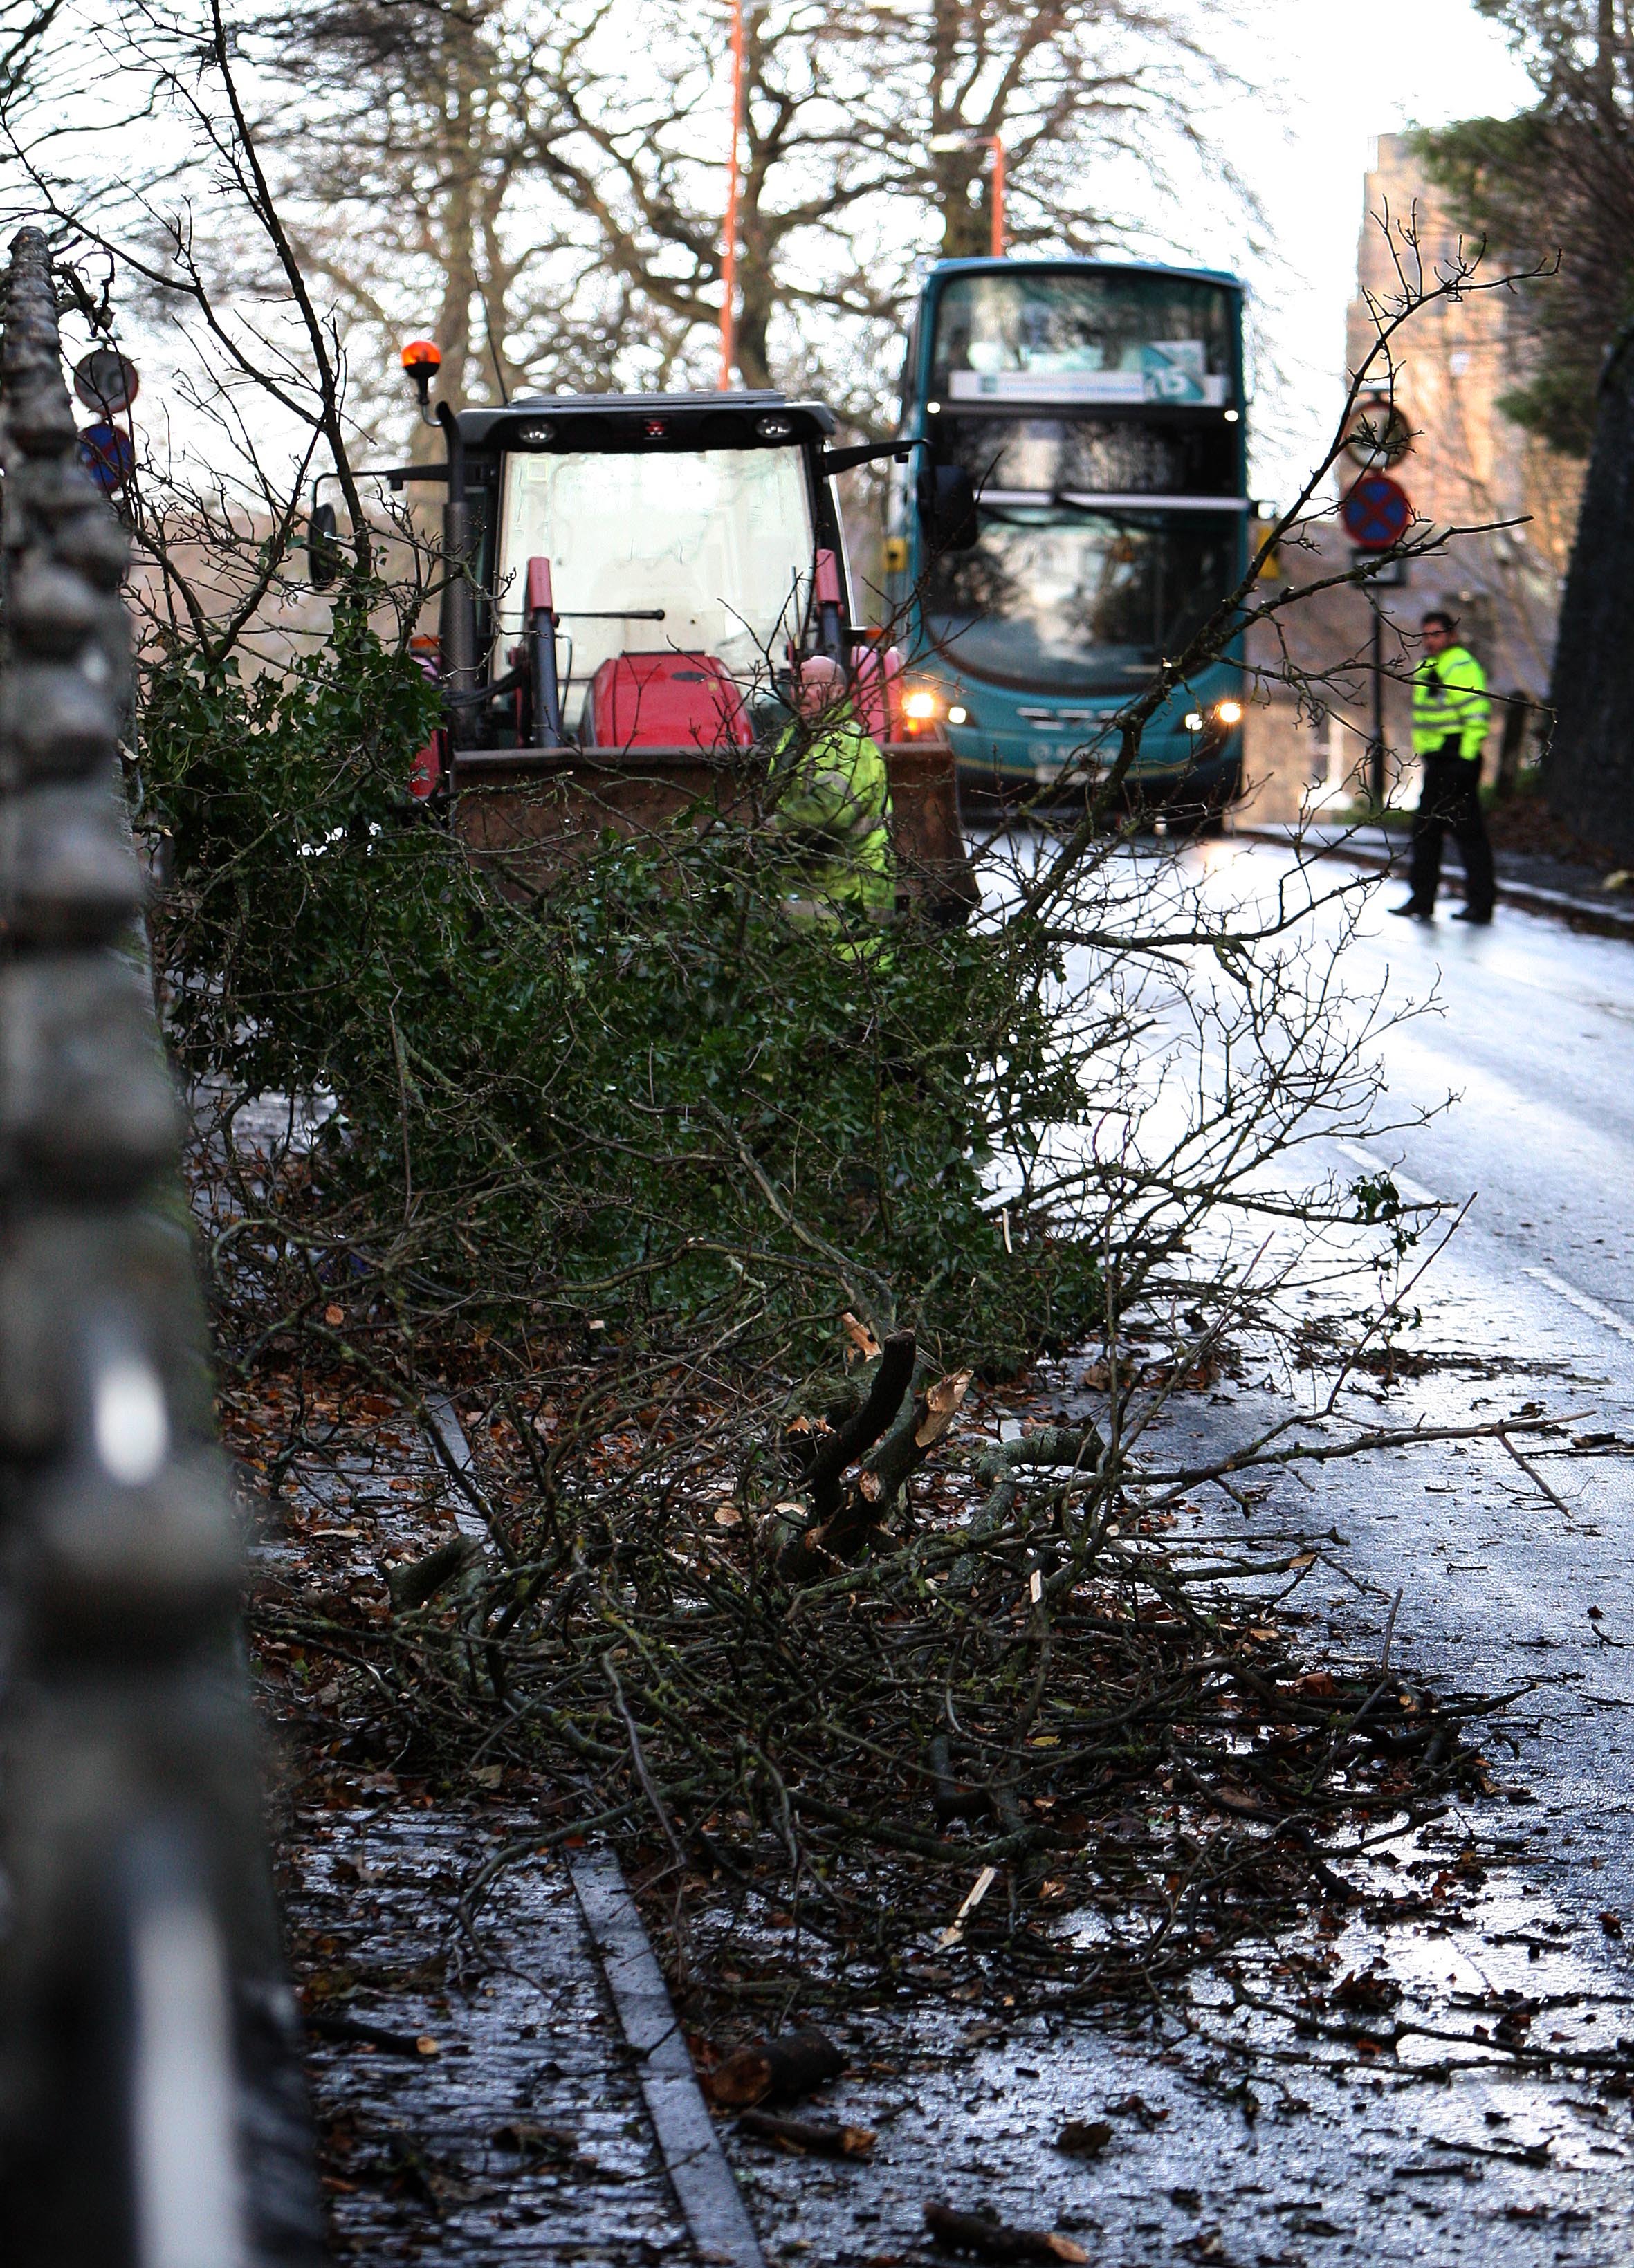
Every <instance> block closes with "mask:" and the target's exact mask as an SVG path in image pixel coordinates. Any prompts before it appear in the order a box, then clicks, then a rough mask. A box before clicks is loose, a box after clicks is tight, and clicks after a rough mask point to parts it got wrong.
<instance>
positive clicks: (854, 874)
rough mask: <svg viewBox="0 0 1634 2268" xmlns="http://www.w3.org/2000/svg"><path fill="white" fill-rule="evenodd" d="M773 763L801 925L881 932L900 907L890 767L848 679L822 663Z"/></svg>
mask: <svg viewBox="0 0 1634 2268" xmlns="http://www.w3.org/2000/svg"><path fill="white" fill-rule="evenodd" d="M795 707H796V712H797V713H796V714H795V716H794V717H793V718H792V719H791V722H790V724H789V725H788V728H787V730H786V731H785V732H784V734H783V737H782V739H781V740H779V741H778V743H777V753H776V755H774V756H773V758H772V767H771V777H772V824H773V826H774V827H775V828H776V829H777V834H778V836H780V838H781V839H782V841H783V842H784V843H785V844H786V845H787V847H788V850H789V851H790V853H791V858H790V866H791V874H790V887H789V889H788V891H787V893H786V896H785V904H786V905H787V907H788V909H789V910H790V912H791V913H792V914H793V915H794V916H795V917H796V918H797V919H800V918H804V919H806V920H808V921H811V920H815V921H822V922H831V923H835V924H838V925H840V926H843V927H846V928H855V927H860V926H863V925H866V926H869V927H877V926H878V925H879V924H881V923H883V922H884V921H886V920H887V918H888V917H889V916H890V914H891V912H892V910H893V909H894V906H895V902H896V862H895V858H894V855H893V853H892V849H891V836H890V821H891V788H890V781H889V778H888V777H887V772H886V768H885V757H884V755H883V754H882V753H881V751H880V747H879V745H878V743H877V742H876V741H875V740H873V739H872V737H871V736H870V734H869V733H867V732H866V731H865V728H864V726H863V725H862V723H861V721H860V719H859V718H857V713H856V711H854V710H853V708H852V706H851V703H850V693H849V690H848V689H847V686H846V681H845V673H844V671H843V669H842V668H841V666H840V665H839V663H838V662H837V661H835V660H833V659H831V658H830V657H829V656H828V655H827V654H813V655H812V656H811V657H810V659H807V660H806V661H803V662H802V663H801V664H800V666H799V674H798V675H797V677H796V680H795Z"/></svg>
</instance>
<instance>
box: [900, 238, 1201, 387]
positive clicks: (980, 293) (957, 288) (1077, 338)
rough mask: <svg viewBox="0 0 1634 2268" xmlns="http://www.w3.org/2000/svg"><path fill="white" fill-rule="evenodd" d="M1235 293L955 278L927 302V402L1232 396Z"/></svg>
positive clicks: (1144, 283) (1122, 278)
mask: <svg viewBox="0 0 1634 2268" xmlns="http://www.w3.org/2000/svg"><path fill="white" fill-rule="evenodd" d="M1234 330H1235V298H1234V295H1233V293H1232V292H1231V291H1227V290H1226V289H1225V288H1224V287H1223V286H1222V285H1220V284H1209V283H1204V282H1203V281H1201V280H1199V279H1198V278H1196V277H1195V276H1177V275H1151V274H1141V273H1139V272H1134V271H1129V270H1121V269H1102V270H1100V271H1099V272H1097V273H1091V274H1086V273H1085V272H1083V271H1082V270H1072V269H1069V270H1067V271H1066V272H1064V273H1062V274H1058V275H1051V274H1050V273H1049V270H1048V269H1025V268H1023V269H1017V270H1015V271H1014V272H1012V273H1011V274H1008V275H1001V274H997V273H995V274H983V275H976V276H954V277H952V278H951V279H950V280H949V281H948V282H947V283H946V284H944V286H943V287H942V290H941V291H940V293H939V294H938V298H937V302H936V335H935V337H934V340H933V342H932V346H931V388H930V390H931V395H932V397H933V398H935V399H938V400H940V401H946V403H947V404H948V405H949V406H950V407H957V406H960V405H962V404H965V403H968V404H970V405H972V406H974V405H975V404H976V403H978V402H983V401H1017V402H1019V401H1036V402H1060V403H1067V402H1083V403H1085V404H1093V403H1102V402H1104V403H1110V402H1121V403H1125V404H1129V405H1130V406H1137V405H1139V404H1141V403H1150V402H1167V403H1170V404H1172V405H1174V406H1176V407H1182V406H1184V407H1195V408H1211V409H1218V408H1220V407H1222V406H1223V405H1224V404H1226V403H1227V402H1229V401H1231V400H1232V399H1233V335H1234Z"/></svg>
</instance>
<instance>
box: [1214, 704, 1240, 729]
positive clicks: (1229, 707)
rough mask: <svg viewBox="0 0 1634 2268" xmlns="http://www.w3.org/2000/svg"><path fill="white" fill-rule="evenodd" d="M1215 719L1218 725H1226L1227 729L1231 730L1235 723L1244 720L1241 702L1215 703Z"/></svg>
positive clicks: (1237, 723) (1238, 723)
mask: <svg viewBox="0 0 1634 2268" xmlns="http://www.w3.org/2000/svg"><path fill="white" fill-rule="evenodd" d="M1214 721H1215V723H1216V724H1217V725H1225V726H1226V729H1227V731H1229V730H1230V728H1231V727H1232V725H1240V724H1241V722H1242V703H1241V702H1240V701H1217V702H1216V703H1215V704H1214Z"/></svg>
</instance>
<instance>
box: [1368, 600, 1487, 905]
mask: <svg viewBox="0 0 1634 2268" xmlns="http://www.w3.org/2000/svg"><path fill="white" fill-rule="evenodd" d="M1419 628H1420V630H1421V632H1422V634H1423V638H1424V659H1423V660H1422V661H1421V662H1420V663H1419V665H1418V668H1417V672H1416V674H1415V675H1414V678H1413V753H1414V755H1416V756H1417V757H1418V759H1419V761H1420V762H1422V764H1423V765H1424V789H1423V792H1422V793H1421V794H1420V796H1419V798H1418V808H1417V811H1416V812H1415V813H1414V814H1413V849H1412V862H1411V865H1410V867H1409V869H1408V887H1409V890H1410V896H1409V898H1408V901H1407V903H1406V904H1405V905H1404V906H1392V907H1391V909H1390V910H1391V912H1392V913H1394V914H1410V915H1411V916H1412V917H1414V918H1415V919H1416V920H1418V921H1431V920H1432V919H1433V918H1434V916H1435V894H1436V888H1437V886H1438V884H1439V881H1440V879H1441V844H1442V841H1443V838H1444V837H1445V836H1446V830H1447V828H1449V827H1450V828H1452V830H1453V837H1454V841H1455V842H1456V843H1457V844H1458V852H1459V856H1460V858H1462V860H1463V862H1464V904H1463V907H1462V909H1461V911H1459V912H1458V913H1455V914H1454V917H1453V918H1454V921H1465V922H1478V923H1481V924H1486V923H1487V922H1490V920H1491V918H1492V902H1493V899H1494V897H1495V896H1496V895H1497V886H1496V884H1495V882H1494V880H1493V878H1492V846H1491V844H1490V843H1489V842H1488V841H1487V836H1486V821H1485V820H1484V819H1483V816H1482V813H1481V792H1480V790H1481V744H1482V742H1483V740H1485V738H1486V728H1487V720H1488V718H1490V715H1491V713H1492V704H1491V703H1490V701H1489V700H1488V699H1487V697H1486V674H1485V672H1484V671H1483V668H1482V666H1481V665H1480V663H1479V662H1478V661H1477V660H1476V658H1475V656H1474V654H1472V653H1471V652H1470V651H1469V649H1468V646H1464V645H1460V644H1458V642H1457V638H1456V636H1455V633H1456V630H1457V628H1458V625H1457V623H1456V622H1454V619H1453V617H1452V615H1449V614H1445V613H1443V612H1442V610H1441V609H1440V608H1434V609H1432V612H1431V613H1429V614H1427V615H1425V616H1424V621H1423V622H1422V623H1421V624H1420V625H1419Z"/></svg>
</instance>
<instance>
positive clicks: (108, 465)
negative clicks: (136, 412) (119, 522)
mask: <svg viewBox="0 0 1634 2268" xmlns="http://www.w3.org/2000/svg"><path fill="white" fill-rule="evenodd" d="M79 461H80V463H81V464H82V465H83V466H84V467H85V470H86V471H87V472H88V473H89V474H90V475H91V477H92V480H93V481H94V482H96V484H97V486H98V487H99V489H100V490H101V491H102V493H103V495H104V496H112V495H113V493H114V490H115V489H122V488H123V487H124V485H125V482H127V481H128V480H129V478H130V475H131V474H132V473H133V472H134V471H135V470H136V451H135V450H134V449H133V448H132V447H131V446H130V436H129V434H128V433H121V431H120V430H119V428H118V426H117V425H108V424H101V425H84V426H82V427H81V428H80V432H79Z"/></svg>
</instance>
